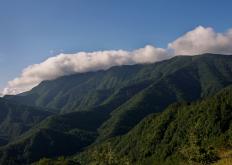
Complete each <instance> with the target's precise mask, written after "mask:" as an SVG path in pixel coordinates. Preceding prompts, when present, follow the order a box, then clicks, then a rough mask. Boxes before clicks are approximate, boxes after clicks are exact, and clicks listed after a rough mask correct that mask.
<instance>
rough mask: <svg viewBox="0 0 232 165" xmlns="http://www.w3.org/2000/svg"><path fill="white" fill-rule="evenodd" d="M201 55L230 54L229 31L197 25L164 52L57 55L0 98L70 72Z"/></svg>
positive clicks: (231, 36)
mask: <svg viewBox="0 0 232 165" xmlns="http://www.w3.org/2000/svg"><path fill="white" fill-rule="evenodd" d="M203 53H220V54H232V29H230V30H228V31H227V32H225V33H217V32H215V31H214V30H213V29H212V28H204V27H202V26H199V27H197V28H195V29H194V30H192V31H190V32H187V33H186V34H184V35H183V36H181V37H179V38H177V39H176V40H175V41H173V42H171V43H169V44H168V46H167V48H166V49H163V48H156V47H154V46H152V45H147V46H145V47H144V48H140V49H136V50H134V51H125V50H108V51H96V52H78V53H75V54H59V55H57V56H54V57H50V58H48V59H47V60H45V61H44V62H42V63H40V64H34V65H30V66H28V67H27V68H25V69H24V70H23V71H22V74H21V75H20V76H19V77H17V78H15V79H13V80H11V81H9V82H8V85H7V87H6V88H4V90H3V92H2V93H3V95H6V94H18V93H21V92H25V91H28V90H30V89H31V88H33V87H34V86H36V85H38V84H39V83H40V82H41V81H43V80H51V79H55V78H57V77H60V76H64V75H70V74H73V73H83V72H88V71H95V70H102V69H108V68H110V67H112V66H117V65H132V64H138V63H152V62H157V61H162V60H164V59H168V58H171V57H173V56H176V55H196V54H203Z"/></svg>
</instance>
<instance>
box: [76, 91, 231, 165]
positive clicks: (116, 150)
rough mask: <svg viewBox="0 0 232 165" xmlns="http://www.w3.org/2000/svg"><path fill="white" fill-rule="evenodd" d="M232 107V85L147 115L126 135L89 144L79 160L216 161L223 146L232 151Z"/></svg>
mask: <svg viewBox="0 0 232 165" xmlns="http://www.w3.org/2000/svg"><path fill="white" fill-rule="evenodd" d="M231 110H232V87H228V88H226V89H224V90H222V91H221V92H220V93H218V94H217V95H215V96H214V97H211V98H208V99H205V100H202V101H198V102H194V103H191V104H189V103H183V104H173V105H171V106H169V107H168V108H167V109H166V110H165V111H164V112H163V113H161V114H159V115H156V114H155V115H151V116H149V117H146V118H145V119H144V120H143V121H142V122H140V123H139V124H138V125H137V126H136V127H135V128H133V129H132V130H131V131H130V132H129V133H127V134H126V135H124V136H121V137H115V138H112V139H110V140H109V141H108V142H103V143H102V144H98V145H95V146H93V147H90V148H89V149H88V150H87V151H85V152H84V153H81V154H80V155H78V156H77V159H78V160H79V161H80V162H81V163H83V164H92V163H96V164H98V163H100V162H102V161H104V160H108V159H109V158H110V157H112V156H110V155H112V153H113V155H114V156H113V157H115V160H117V161H120V159H121V158H122V159H123V160H124V159H126V160H127V161H128V162H131V164H181V163H183V164H194V163H198V164H210V163H214V162H216V161H217V160H218V159H220V157H221V156H220V155H219V154H218V151H220V149H221V148H231V150H232V145H231V144H232V143H231V142H232V111H231ZM109 148H110V149H109ZM96 152H97V153H98V155H101V156H97V157H96ZM102 155H103V156H102ZM224 161H225V160H224ZM219 162H220V161H219ZM112 164H113V163H112ZM118 164H120V163H118ZM129 164H130V163H129Z"/></svg>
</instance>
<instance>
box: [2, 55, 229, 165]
mask: <svg viewBox="0 0 232 165" xmlns="http://www.w3.org/2000/svg"><path fill="white" fill-rule="evenodd" d="M231 84H232V56H224V55H212V54H205V55H201V56H180V57H175V58H172V59H170V60H166V61H162V62H158V63H155V64H146V65H133V66H120V67H113V68H111V69H109V70H106V71H97V72H90V73H82V74H75V75H71V76H64V77H61V78H58V79H56V80H51V81H44V82H42V83H41V84H40V85H38V86H37V87H35V88H33V89H32V90H31V91H29V92H26V93H23V94H20V95H17V96H6V97H5V98H4V99H0V110H1V112H3V113H1V114H0V128H1V129H0V145H2V147H0V164H4V165H21V164H30V163H33V162H35V164H71V165H72V164H83V165H86V164H90V165H105V164H108V165H113V164H114V165H116V164H120V165H124V164H125V165H131V164H133V165H134V164H135V165H136V164H138V165H140V164H141V165H144V164H145V165H146V164H164V165H165V164H166V165H175V164H212V163H220V162H221V163H223V162H224V161H230V156H226V157H225V156H222V154H221V153H222V150H226V151H227V153H229V152H230V151H231V150H232V147H231V135H232V132H231V119H232V114H231V110H232V106H231V105H232V90H231V89H232V87H228V86H229V85H231ZM225 87H228V88H225ZM223 88H225V89H224V90H222V89H223ZM221 90H222V91H221ZM219 91H221V92H219ZM218 92H219V93H218ZM216 93H217V94H216ZM215 94H216V95H215ZM197 100H198V101H197ZM12 102H14V104H13V103H12ZM28 105H30V106H28ZM31 106H39V107H41V108H34V107H31ZM47 108H49V109H47ZM44 110H46V111H44ZM60 156H65V158H64V157H60Z"/></svg>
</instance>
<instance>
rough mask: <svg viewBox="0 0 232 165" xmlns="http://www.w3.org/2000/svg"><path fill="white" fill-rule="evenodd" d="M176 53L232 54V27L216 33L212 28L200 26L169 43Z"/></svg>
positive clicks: (169, 46)
mask: <svg viewBox="0 0 232 165" xmlns="http://www.w3.org/2000/svg"><path fill="white" fill-rule="evenodd" d="M168 48H169V49H171V50H173V51H174V54H176V55H196V54H203V53H219V54H232V29H231V30H229V31H227V32H226V33H216V32H215V31H214V30H213V29H212V28H210V27H209V28H204V27H202V26H198V27H197V28H196V29H194V30H192V31H190V32H188V33H186V34H185V35H183V36H181V37H179V38H178V39H176V40H175V41H174V42H172V43H170V44H169V45H168Z"/></svg>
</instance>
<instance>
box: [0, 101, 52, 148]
mask: <svg viewBox="0 0 232 165" xmlns="http://www.w3.org/2000/svg"><path fill="white" fill-rule="evenodd" d="M44 109H45V108H44ZM44 109H42V108H35V107H30V106H24V105H20V104H15V103H12V102H10V101H7V100H5V99H1V98H0V146H1V145H3V144H6V143H7V142H8V141H12V140H15V139H17V137H18V136H20V135H21V134H23V133H24V132H26V131H28V130H29V129H30V128H32V127H33V126H35V125H36V124H38V123H39V122H40V121H42V120H43V119H45V118H46V117H48V116H50V115H52V113H50V112H48V111H44Z"/></svg>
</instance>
